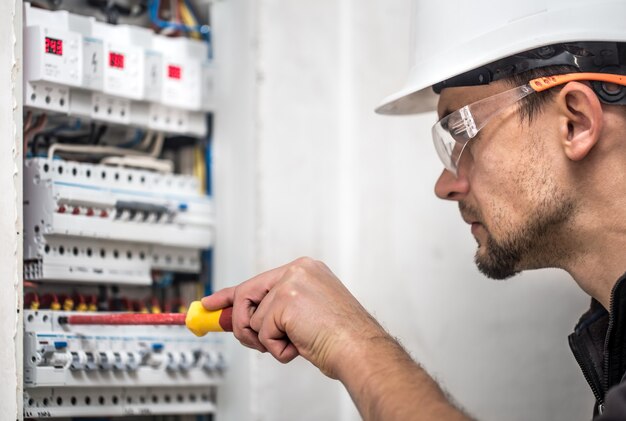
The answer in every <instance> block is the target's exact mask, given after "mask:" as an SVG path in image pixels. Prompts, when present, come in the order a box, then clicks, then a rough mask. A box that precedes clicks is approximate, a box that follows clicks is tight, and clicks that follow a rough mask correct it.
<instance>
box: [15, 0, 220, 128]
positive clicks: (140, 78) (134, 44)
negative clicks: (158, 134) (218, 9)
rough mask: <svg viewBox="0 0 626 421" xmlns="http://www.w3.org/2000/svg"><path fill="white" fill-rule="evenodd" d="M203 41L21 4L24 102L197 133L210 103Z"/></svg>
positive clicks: (111, 120) (209, 64)
mask: <svg viewBox="0 0 626 421" xmlns="http://www.w3.org/2000/svg"><path fill="white" fill-rule="evenodd" d="M213 77H214V68H213V64H212V62H211V60H209V47H208V44H207V43H206V42H204V41H200V40H194V39H189V38H185V37H179V38H170V37H166V36H162V35H157V34H155V33H154V32H153V31H152V30H150V29H148V28H143V27H137V26H130V25H110V24H107V23H103V22H98V21H96V20H95V19H94V18H93V17H87V16H80V15H76V14H72V13H69V12H67V11H63V10H60V11H48V10H45V9H40V8H35V7H33V6H31V5H30V4H29V3H25V4H24V105H25V106H27V107H32V108H37V109H42V110H48V111H53V112H57V113H63V114H68V115H72V116H76V117H85V118H89V119H91V120H94V121H101V122H106V123H114V124H123V125H130V126H133V127H138V128H146V129H150V130H155V131H156V130H158V131H166V132H170V133H179V134H189V135H195V136H204V135H205V134H206V118H205V116H206V112H209V111H213V107H214V97H215V94H214V89H213V88H214V84H213Z"/></svg>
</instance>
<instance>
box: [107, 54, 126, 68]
mask: <svg viewBox="0 0 626 421" xmlns="http://www.w3.org/2000/svg"><path fill="white" fill-rule="evenodd" d="M109 67H115V68H117V69H123V68H124V54H120V53H109Z"/></svg>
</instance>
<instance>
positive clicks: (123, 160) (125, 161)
mask: <svg viewBox="0 0 626 421" xmlns="http://www.w3.org/2000/svg"><path fill="white" fill-rule="evenodd" d="M100 163H101V164H104V165H113V166H119V167H129V168H142V169H146V170H152V171H157V172H161V173H167V174H171V173H173V172H174V163H173V162H172V161H170V160H167V159H154V158H151V157H147V156H122V157H120V156H110V157H107V158H104V159H103V160H101V161H100Z"/></svg>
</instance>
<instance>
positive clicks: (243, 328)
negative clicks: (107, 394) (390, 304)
mask: <svg viewBox="0 0 626 421" xmlns="http://www.w3.org/2000/svg"><path fill="white" fill-rule="evenodd" d="M202 304H203V305H204V307H205V308H206V309H207V310H219V309H221V308H224V307H228V306H232V307H233V316H232V317H233V332H234V334H235V337H236V338H237V339H239V341H240V342H241V343H242V344H244V345H246V346H248V347H250V348H254V349H258V350H259V351H261V352H266V351H267V352H270V353H271V354H272V355H273V356H274V357H275V358H276V359H277V360H278V361H281V362H283V363H286V362H289V361H291V360H292V359H294V358H295V357H296V356H298V355H302V356H303V357H304V358H306V359H307V360H309V361H310V362H312V363H313V364H315V365H316V366H317V367H318V368H319V369H320V370H321V371H322V372H323V373H324V374H326V375H327V376H329V377H332V378H336V379H339V380H340V381H341V382H342V383H343V384H344V385H345V386H346V388H347V389H348V392H349V393H350V395H351V396H352V399H353V400H354V402H355V404H356V406H357V407H358V409H359V412H360V413H361V415H362V416H363V418H364V419H365V420H386V421H395V420H398V421H399V420H402V421H405V420H467V419H468V418H467V417H466V416H465V415H464V414H463V413H462V412H460V411H459V410H458V409H457V408H455V407H454V406H453V405H451V404H450V403H449V402H448V401H447V399H446V397H445V395H444V394H443V393H442V392H441V390H440V389H439V387H438V386H437V383H435V382H434V381H433V380H432V379H431V378H430V376H429V375H428V374H427V373H426V372H425V371H424V370H422V369H421V368H420V366H419V365H417V364H415V362H414V361H413V360H412V359H411V357H410V356H409V355H408V354H407V353H406V352H405V351H404V349H403V348H402V347H401V346H400V344H398V343H397V342H396V341H395V340H394V339H393V338H392V337H390V336H389V335H388V334H387V333H386V332H385V330H384V329H383V328H382V327H381V326H380V325H379V324H378V323H377V322H376V320H374V319H373V318H372V317H371V316H370V315H369V314H368V313H367V311H365V309H364V308H363V307H362V306H361V305H360V304H359V302H358V301H357V300H356V299H355V298H354V297H353V296H352V294H350V292H349V291H348V290H347V289H346V287H344V286H343V284H342V283H341V282H340V281H339V279H337V277H336V276H335V275H334V274H333V273H332V272H331V271H330V269H328V268H327V267H326V265H324V264H323V263H322V262H318V261H315V260H313V259H310V258H300V259H298V260H295V261H293V262H291V263H289V264H287V265H285V266H281V267H279V268H276V269H273V270H270V271H268V272H265V273H262V274H261V275H258V276H256V277H254V278H252V279H250V280H248V281H246V282H244V283H243V284H241V285H239V286H236V287H231V288H226V289H223V290H221V291H218V292H216V293H215V294H213V295H211V296H209V297H204V298H203V299H202Z"/></svg>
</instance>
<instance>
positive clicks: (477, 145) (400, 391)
mask: <svg viewBox="0 0 626 421" xmlns="http://www.w3.org/2000/svg"><path fill="white" fill-rule="evenodd" d="M441 3H442V2H426V1H424V2H420V3H418V7H417V13H416V21H415V24H416V25H415V26H416V36H417V42H416V46H415V48H416V50H415V60H416V62H415V65H414V67H413V70H412V74H411V77H410V81H409V84H408V85H407V87H406V88H405V89H403V90H402V91H400V92H399V93H398V94H396V95H394V96H392V97H391V98H389V99H388V100H387V102H386V103H385V104H384V105H383V106H382V107H381V108H379V111H380V112H384V113H394V114H407V113H415V112H420V111H423V110H424V108H425V106H424V105H423V104H426V102H425V100H424V97H425V95H424V94H425V92H431V89H432V91H434V92H436V93H437V94H439V98H438V107H437V108H438V113H439V119H440V120H439V122H438V123H437V124H435V126H434V127H433V130H432V134H433V139H434V142H435V147H436V149H437V152H438V154H439V156H440V158H441V159H442V161H443V163H444V166H445V170H444V171H443V173H442V174H441V176H440V178H439V180H438V181H437V184H436V186H435V192H436V194H437V196H438V197H440V198H442V199H447V200H452V201H456V202H458V204H459V209H460V212H461V216H462V218H463V219H464V220H465V221H466V222H467V223H468V224H470V225H471V231H472V234H473V235H474V237H475V238H476V241H477V243H478V249H477V252H476V263H477V265H478V267H479V268H480V270H481V271H482V272H483V273H485V274H486V275H487V276H490V277H492V278H496V279H504V278H508V277H510V276H512V275H514V274H516V273H518V272H520V271H522V270H528V269H537V268H543V267H558V268H562V269H564V270H566V271H568V272H569V273H570V274H571V276H572V277H573V279H574V280H575V281H576V282H577V284H578V285H579V286H580V287H581V288H582V289H583V290H584V291H585V292H587V293H588V294H589V295H590V296H591V297H592V298H593V300H592V308H591V309H590V311H589V312H588V313H587V314H586V315H585V316H583V318H582V319H581V321H580V323H579V324H578V326H577V327H576V330H575V332H574V333H573V334H572V335H571V336H570V345H571V347H572V350H573V352H574V354H575V357H576V359H577V361H578V362H579V364H580V365H581V369H582V371H583V374H584V376H585V378H586V379H587V380H588V382H589V384H590V386H591V388H592V391H593V393H594V395H595V396H596V399H597V405H596V410H595V413H594V415H596V416H597V419H598V420H602V421H607V420H617V419H626V313H625V312H626V281H623V282H621V278H622V276H623V274H624V273H625V272H626V256H625V255H624V249H625V248H626V247H625V246H626V199H625V198H626V167H625V164H624V163H625V162H626V142H625V140H626V139H625V134H626V107H624V105H626V77H625V76H623V75H626V29H625V28H626V27H624V25H623V16H626V4H625V2H623V1H621V2H619V1H594V2H592V1H588V0H587V1H584V0H569V1H567V2H565V1H563V0H551V1H548V2H546V1H542V2H539V1H536V0H533V1H525V2H516V3H505V2H499V3H498V4H497V5H494V4H492V3H493V2H487V1H484V2H483V3H484V4H480V3H481V2H479V1H474V2H448V3H451V4H441ZM590 13H593V15H594V16H598V17H601V22H599V21H597V20H593V19H590V18H589V14H590ZM437 18H440V19H441V22H435V25H434V26H433V23H432V21H433V20H436V19H437ZM427 30H428V31H430V32H428V31H427ZM203 304H204V306H205V307H206V308H208V309H219V308H223V307H226V306H233V328H234V333H235V336H236V337H237V339H239V340H240V341H241V343H243V344H244V345H246V346H249V347H251V348H254V349H257V350H259V351H262V352H270V353H271V354H272V355H273V356H274V357H275V358H276V359H278V360H279V361H281V362H288V361H291V360H292V359H293V358H295V357H296V356H298V355H301V356H303V357H304V358H306V359H307V360H309V361H310V362H312V363H313V364H314V365H316V366H317V367H318V368H319V369H320V370H321V371H322V372H323V373H324V374H326V375H327V376H329V377H332V378H336V379H339V380H340V381H341V382H342V383H343V384H344V385H345V386H346V388H347V389H348V391H349V392H350V394H351V396H352V398H353V400H354V401H355V403H356V405H357V407H358V408H359V411H360V413H361V414H362V416H363V418H365V419H368V420H373V419H376V420H408V419H411V420H413V419H415V420H419V419H424V420H427V419H428V420H457V419H458V420H463V419H468V416H467V415H465V414H464V413H463V412H462V411H460V410H459V409H457V408H456V407H455V406H454V405H453V404H451V403H450V402H449V401H448V400H447V398H446V396H445V395H444V394H443V393H442V391H441V390H440V389H439V387H438V386H437V384H436V383H435V382H434V381H433V380H432V379H431V378H430V377H429V375H428V374H427V373H426V372H425V371H424V370H423V369H422V368H421V367H420V366H419V364H417V363H415V362H414V361H413V360H412V359H411V358H410V357H409V356H408V355H407V353H406V352H405V351H404V350H403V349H402V347H401V346H400V345H399V344H398V343H397V342H396V341H395V340H394V339H393V338H392V337H391V336H390V335H389V334H387V332H385V330H384V329H383V328H381V326H380V325H379V324H378V323H377V322H376V320H374V319H373V318H372V317H371V316H370V315H369V314H368V313H367V312H366V311H365V310H364V309H363V307H362V306H361V305H360V304H359V303H358V302H357V301H356V299H355V298H354V297H353V296H352V295H351V294H350V292H349V291H348V290H347V289H346V288H345V287H344V286H343V285H342V284H341V282H340V281H339V280H338V279H337V278H336V277H335V276H334V275H333V273H332V272H331V271H330V270H329V269H328V268H327V267H326V266H325V265H324V264H323V263H321V262H318V261H315V260H312V259H309V258H302V259H298V260H297V261H295V262H292V263H289V264H287V265H285V266H282V267H279V268H276V269H273V270H271V271H268V272H266V273H263V274H261V275H258V276H256V277H255V278H252V279H250V280H249V281H247V282H245V283H243V284H241V285H239V286H237V287H232V288H227V289H224V290H222V291H218V292H217V293H215V294H214V295H212V296H210V297H205V298H204V299H203ZM346 321H348V322H346Z"/></svg>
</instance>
